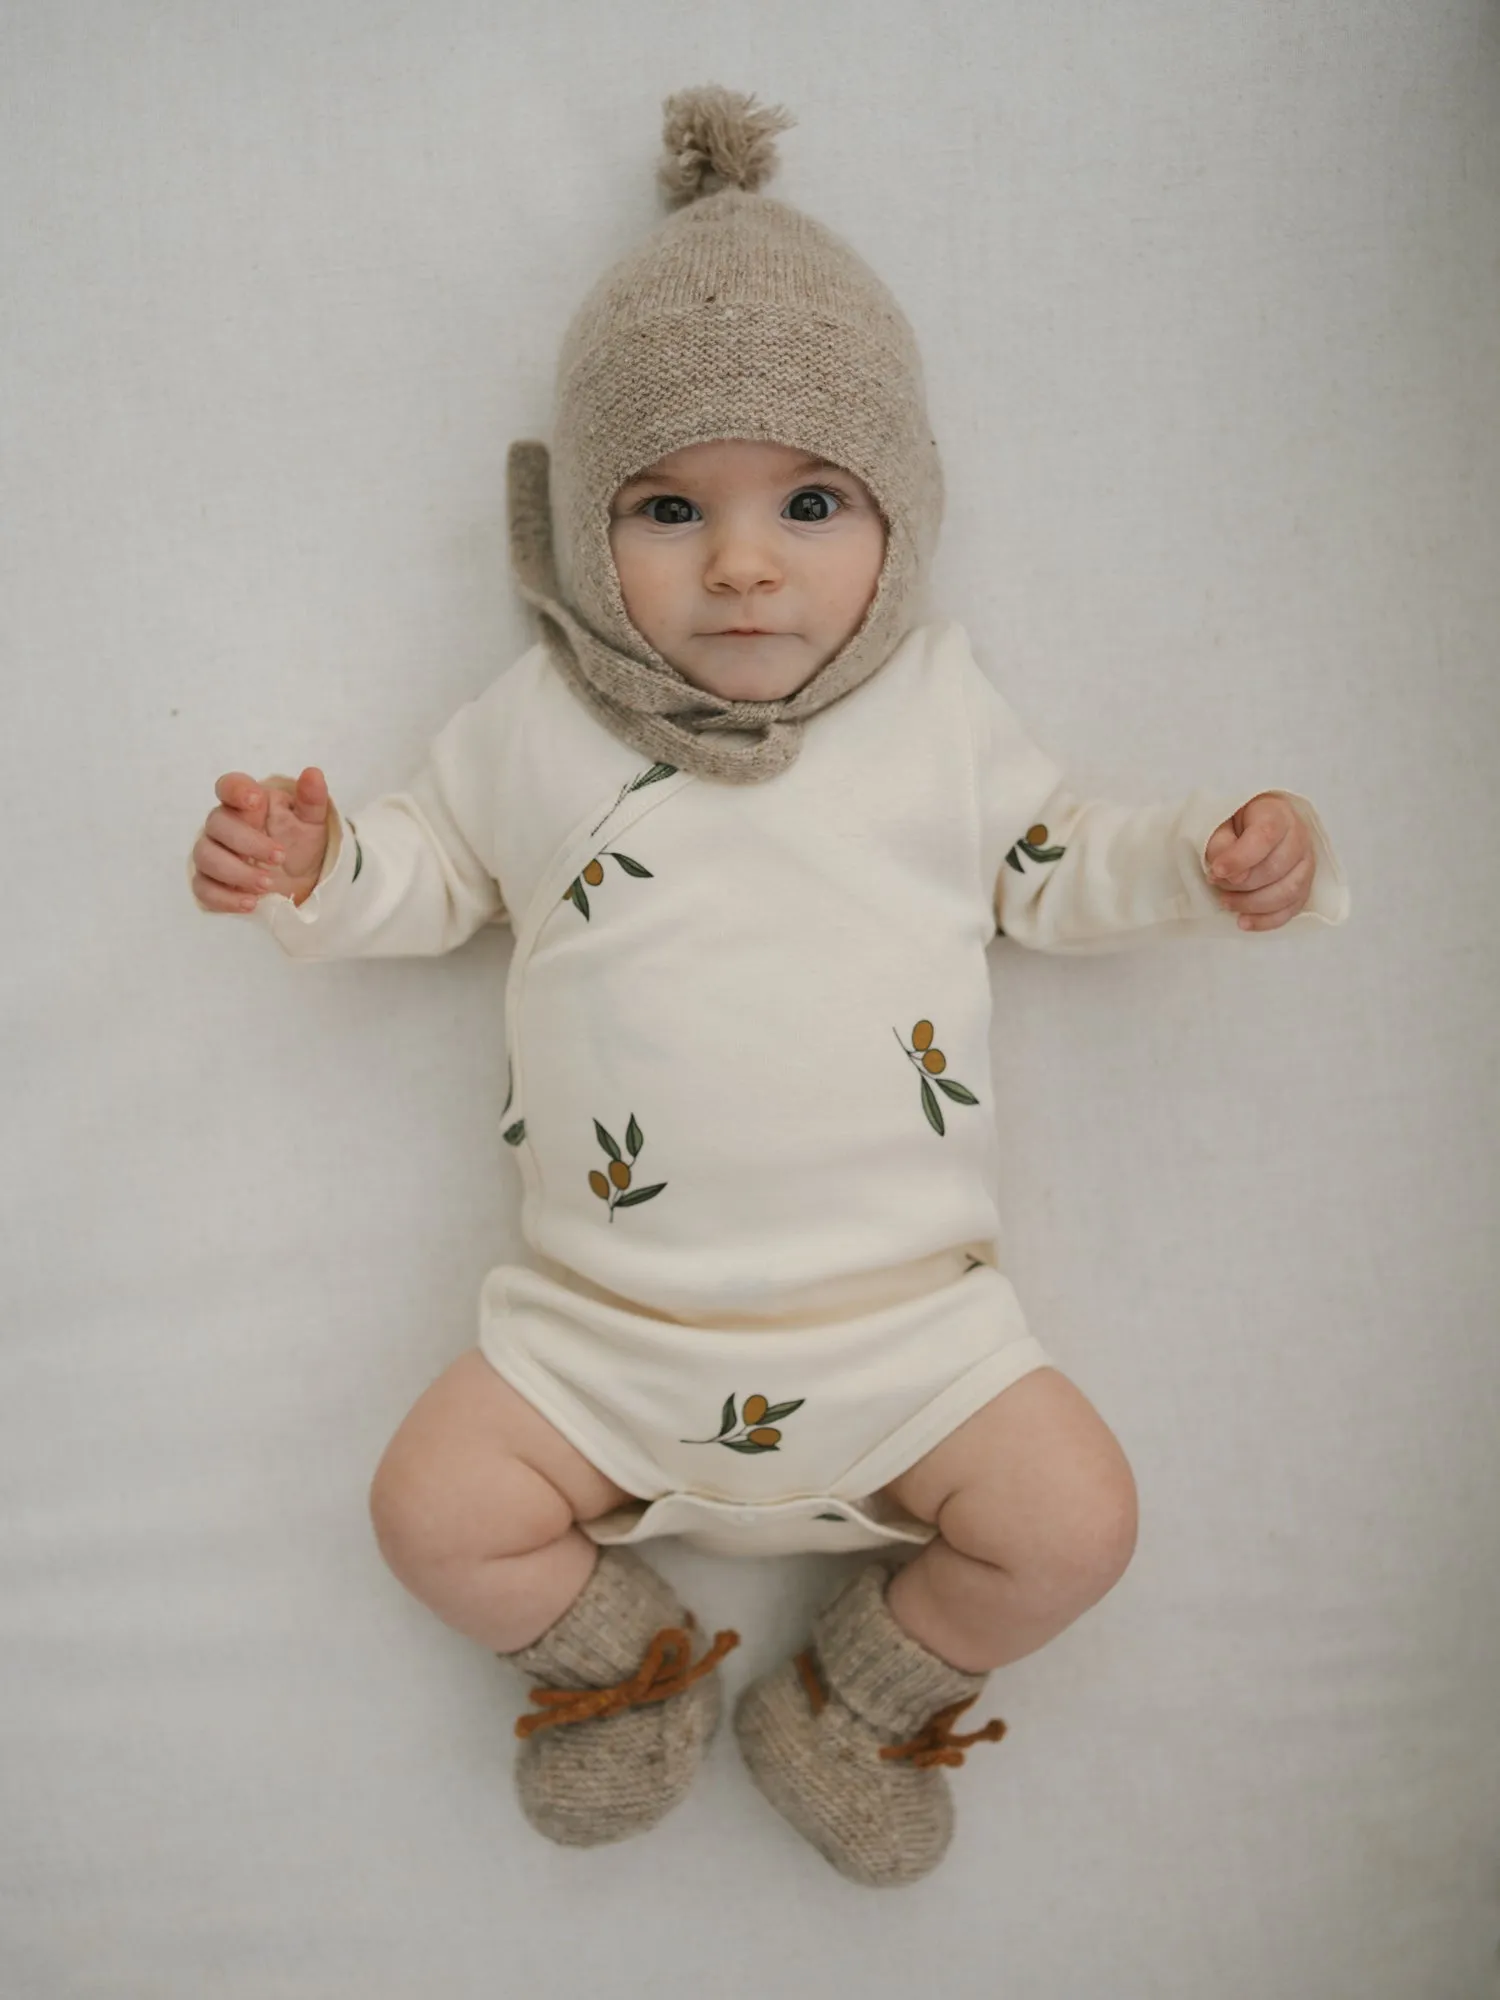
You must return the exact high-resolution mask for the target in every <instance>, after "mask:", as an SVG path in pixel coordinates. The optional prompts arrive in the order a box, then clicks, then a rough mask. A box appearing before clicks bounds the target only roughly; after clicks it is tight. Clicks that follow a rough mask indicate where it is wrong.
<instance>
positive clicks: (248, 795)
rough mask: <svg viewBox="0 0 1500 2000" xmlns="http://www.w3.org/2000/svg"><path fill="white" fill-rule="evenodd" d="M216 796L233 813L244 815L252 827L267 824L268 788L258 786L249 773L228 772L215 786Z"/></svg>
mask: <svg viewBox="0 0 1500 2000" xmlns="http://www.w3.org/2000/svg"><path fill="white" fill-rule="evenodd" d="M214 794H215V796H216V797H217V798H219V799H222V800H223V802H224V804H225V805H226V806H228V807H229V808H230V809H231V811H233V812H239V813H244V814H245V816H246V817H247V818H248V819H249V821H250V824H251V825H252V826H264V825H265V823H266V788H265V786H264V785H260V784H257V783H256V781H255V779H254V778H252V777H251V776H250V774H249V772H248V771H226V772H225V774H224V776H223V777H222V778H220V780H219V782H218V783H217V784H216V785H215V786H214Z"/></svg>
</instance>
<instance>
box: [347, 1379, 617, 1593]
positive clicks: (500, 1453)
mask: <svg viewBox="0 0 1500 2000" xmlns="http://www.w3.org/2000/svg"><path fill="white" fill-rule="evenodd" d="M629 1497H630V1496H629V1495H628V1494H627V1493H626V1492H625V1491H624V1489H623V1488H622V1487H619V1486H616V1485H615V1483H614V1481H613V1480H611V1479H607V1478H606V1477H605V1476H604V1474H603V1473H602V1472H600V1471H599V1469H598V1467H597V1466H594V1465H591V1464H590V1463H589V1461H588V1459H586V1458H585V1457H584V1456H583V1454H582V1452H580V1451H579V1450H577V1448H576V1447H575V1446H573V1445H572V1444H570V1443H569V1442H568V1440H567V1439H566V1438H565V1437H564V1436H563V1435H562V1433H561V1431H559V1430H558V1429H557V1428H556V1427H555V1425H553V1424H551V1423H549V1422H548V1420H547V1419H546V1418H545V1417H544V1416H543V1415H542V1414H541V1412H540V1411H539V1410H538V1409H536V1408H535V1406H534V1405H533V1404H531V1403H528V1402H527V1400H526V1398H525V1397H524V1396H522V1395H521V1394H520V1392H519V1391H518V1390H516V1389H513V1388H512V1387H511V1385H510V1383H509V1382H507V1381H506V1380H505V1378H504V1376H503V1375H500V1374H498V1373H497V1372H496V1371H495V1369H493V1368H492V1367H491V1366H490V1364H489V1362H488V1361H486V1360H485V1358H484V1356H483V1355H482V1354H481V1353H480V1352H479V1350H478V1349H477V1348H471V1349H470V1350H469V1352H468V1353H467V1354H463V1355H460V1357H459V1358H458V1360H457V1361H455V1362H454V1363H453V1364H452V1366H451V1367H449V1368H446V1369H445V1370H444V1371H443V1373H442V1374H441V1375H439V1376H438V1378H437V1380H436V1381H435V1382H433V1383H432V1384H431V1385H430V1386H429V1387H428V1388H427V1389H425V1390H424V1391H423V1392H422V1394H421V1395H420V1396H419V1397H418V1398H417V1400H416V1402H415V1403H414V1404H413V1405H412V1407H411V1409H410V1411H409V1412H408V1413H407V1415H406V1417H405V1419H404V1420H403V1422H402V1424H401V1426H400V1428H399V1429H398V1430H397V1432H396V1434H395V1436H394V1437H393V1438H392V1439H391V1441H390V1443H389V1444H388V1445H387V1446H386V1449H385V1453H384V1456H383V1457H382V1458H381V1461H380V1464H379V1466H378V1468H377V1469H376V1473H375V1478H374V1481H373V1483H372V1485H371V1488H370V1512H371V1516H372V1518H373V1520H374V1522H375V1528H376V1533H377V1535H378V1536H379V1539H380V1543H381V1546H382V1548H383V1549H385V1551H386V1553H387V1556H388V1557H389V1556H393V1555H400V1556H403V1557H404V1558H405V1559H406V1561H407V1562H408V1563H410V1562H418V1563H420V1562H422V1561H424V1560H425V1561H452V1560H455V1559H457V1560H463V1559H465V1558H469V1559H474V1558H482V1557H486V1556H500V1555H520V1554H525V1553H527V1552H529V1551H530V1550H532V1549H537V1548H541V1547H543V1546H544V1545H545V1544H546V1543H547V1542H550V1541H555V1540H556V1539H557V1537H558V1536H559V1535H561V1534H564V1533H566V1531H567V1529H568V1528H569V1527H570V1526H571V1525H572V1524H573V1522H575V1521H591V1520H593V1519H594V1518H595V1516H596V1515H599V1514H605V1513H608V1512H609V1510H610V1509H611V1508H612V1507H617V1506H619V1505H621V1504H622V1503H623V1502H624V1501H626V1500H627V1499H629Z"/></svg>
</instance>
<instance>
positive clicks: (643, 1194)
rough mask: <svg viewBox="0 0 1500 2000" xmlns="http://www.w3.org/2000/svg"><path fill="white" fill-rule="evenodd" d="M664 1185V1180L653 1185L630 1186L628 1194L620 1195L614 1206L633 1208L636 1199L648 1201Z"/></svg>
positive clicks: (659, 1191) (658, 1192)
mask: <svg viewBox="0 0 1500 2000" xmlns="http://www.w3.org/2000/svg"><path fill="white" fill-rule="evenodd" d="M665 1186H666V1182H665V1181H658V1182H657V1183H656V1186H655V1187H647V1188H632V1189H631V1190H630V1193H629V1194H622V1195H621V1196H620V1198H619V1200H618V1201H616V1203H615V1207H616V1208H634V1207H635V1205H636V1203H637V1202H638V1201H650V1200H651V1198H652V1197H653V1196H654V1195H658V1194H660V1193H661V1191H662V1189H663V1188H664V1187H665Z"/></svg>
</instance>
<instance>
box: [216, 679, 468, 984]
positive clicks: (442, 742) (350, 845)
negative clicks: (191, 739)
mask: <svg viewBox="0 0 1500 2000" xmlns="http://www.w3.org/2000/svg"><path fill="white" fill-rule="evenodd" d="M501 685H502V683H501V682H496V683H495V686H494V687H492V688H491V689H490V690H489V691H488V692H487V693H486V694H485V695H483V696H481V697H480V698H479V699H478V700H477V701H473V702H470V703H468V704H467V705H466V706H465V707H464V708H462V709H460V710H459V712H458V714H457V715H455V716H454V717H452V719H451V720H450V721H449V722H448V723H447V724H446V725H445V727H444V728H443V729H442V730H441V731H440V732H439V734H438V735H437V736H436V737H435V738H434V739H433V742H432V745H431V749H430V752H429V755H428V759H427V762H426V763H425V764H424V765H423V767H422V769H421V770H420V771H419V772H418V773H417V774H416V776H415V777H414V778H413V779H412V780H411V781H410V783H409V784H408V785H407V786H406V788H405V789H404V790H402V791H398V792H390V793H386V794H385V795H383V796H382V797H380V798H377V799H374V800H372V801H371V802H370V803H369V804H368V805H366V806H364V807H362V808H361V809H360V811H359V813H358V814H357V815H354V816H350V817H346V816H345V815H343V814H341V812H340V811H339V809H338V807H337V806H336V805H335V804H334V802H333V801H332V800H331V799H328V798H327V796H326V788H325V790H324V801H325V803H326V827H327V847H326V851H325V853H324V855H323V860H322V865H321V869H320V871H319V873H318V876H317V879H316V881H315V882H314V883H313V884H312V886H311V887H310V888H307V889H303V888H301V887H299V886H298V884H297V883H296V881H295V880H289V879H288V878H287V877H285V876H284V875H283V876H280V877H279V878H278V877H277V874H276V871H268V872H272V874H273V880H276V881H277V886H276V887H275V888H273V889H272V890H271V891H270V892H265V891H262V890H261V889H260V888H259V885H258V884H251V883H247V884H245V886H244V893H245V894H246V895H247V896H251V895H253V896H255V897H256V899H257V900H256V906H255V910H254V920H255V921H257V922H259V923H260V924H262V925H263V926H264V927H265V928H266V929H267V930H269V931H270V932H271V935H272V936H273V937H274V938H275V939H276V941H277V943H278V944H279V945H280V946H281V948H282V949H283V951H285V952H286V953H287V954H288V955H289V956H290V957H293V958H309V959H327V958H358V957H391V956H405V955H413V954H424V955H425V954H434V953H438V952H444V951H451V950H453V949H454V948H455V946H457V945H460V944H462V943H463V942H464V941H465V939H467V938H469V937H472V936H473V934H474V932H475V931H476V930H478V929H479V927H480V926H481V925H482V924H485V923H500V922H503V921H504V920H505V916H506V910H505V904H504V899H503V896H502V893H501V890H500V886H499V883H498V881H497V880H496V878H495V871H494V865H493V864H494V841H493V807H494V800H493V773H494V771H495V769H496V768H497V758H496V756H495V749H494V738H495V732H496V729H497V728H498V726H499V716H498V708H499V703H498V700H497V693H498V690H499V688H500V687H501ZM314 779H316V780H317V784H318V785H320V784H321V772H317V771H316V769H315V768H314V769H313V770H312V771H311V772H304V773H303V774H302V777H301V779H291V778H285V777H280V776H273V777H271V778H268V779H266V780H265V781H264V782H263V784H262V786H261V788H260V789H261V791H262V793H263V795H264V797H265V798H268V799H270V801H271V802H272V806H273V813H272V818H271V820H270V821H269V822H263V824H265V825H266V827H267V831H266V833H265V834H264V835H261V834H259V833H257V834H256V835H255V840H256V843H257V844H256V846H255V847H254V849H253V850H252V848H250V847H249V846H242V847H241V850H240V851H241V852H244V853H246V854H250V853H252V852H253V853H254V856H255V859H256V861H257V862H259V861H260V843H261V842H262V841H263V840H264V839H269V838H274V837H275V832H276V818H275V811H274V808H275V805H276V801H277V799H278V796H280V797H281V799H282V800H283V802H285V796H286V794H289V793H290V794H297V795H298V797H299V799H300V797H301V796H302V794H303V793H304V792H306V791H307V790H308V789H309V788H310V787H311V788H312V789H314V790H315V789H316V786H314V785H313V784H312V781H313V780H314ZM226 782H227V781H226V780H221V781H220V786H221V797H222V796H223V791H222V788H223V786H224V784H225V783H226ZM242 795H243V794H242ZM225 809H226V808H225V807H223V806H221V807H220V809H219V814H218V815H212V816H211V818H210V825H212V823H213V820H214V819H215V818H218V817H220V816H221V815H222V814H223V813H224V811H225ZM260 810H261V812H262V813H264V811H265V804H264V799H263V802H262V806H261V809H260ZM285 810H286V807H285V803H283V819H282V822H281V823H282V824H283V825H285V823H286V821H285V817H284V815H285ZM245 816H246V817H248V818H249V820H250V826H251V828H252V829H253V827H254V819H253V815H245ZM208 831H209V828H208V827H205V830H204V832H205V835H207V833H208ZM246 837H248V836H242V839H244V838H246ZM202 845H203V841H202V838H201V837H200V843H199V848H195V849H194V854H195V856H196V855H197V854H198V853H199V850H200V848H201V847H202ZM194 893H195V895H196V896H198V898H199V901H200V903H201V904H202V906H203V907H205V908H209V907H213V905H212V904H210V903H209V902H207V901H205V900H204V898H203V896H202V894H201V893H200V892H199V890H198V888H197V885H196V883H195V886H194ZM223 906H224V905H223V904H222V903H221V904H220V905H219V907H223Z"/></svg>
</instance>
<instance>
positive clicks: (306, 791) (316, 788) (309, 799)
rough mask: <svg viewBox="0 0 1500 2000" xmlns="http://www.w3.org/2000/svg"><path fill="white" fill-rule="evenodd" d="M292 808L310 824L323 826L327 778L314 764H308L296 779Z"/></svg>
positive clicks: (325, 818) (325, 814) (326, 805)
mask: <svg viewBox="0 0 1500 2000" xmlns="http://www.w3.org/2000/svg"><path fill="white" fill-rule="evenodd" d="M293 810H294V811H295V812H296V815H297V817H298V819H300V820H306V821H307V823H308V824H309V825H310V826H323V825H325V824H326V822H327V819H328V780H327V779H326V778H325V777H324V776H323V773H322V772H321V771H320V770H319V769H318V767H317V765H316V764H309V765H308V767H307V769H306V770H305V771H304V772H303V773H302V775H301V777H300V778H298V780H297V796H296V800H295V802H294V806H293Z"/></svg>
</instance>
